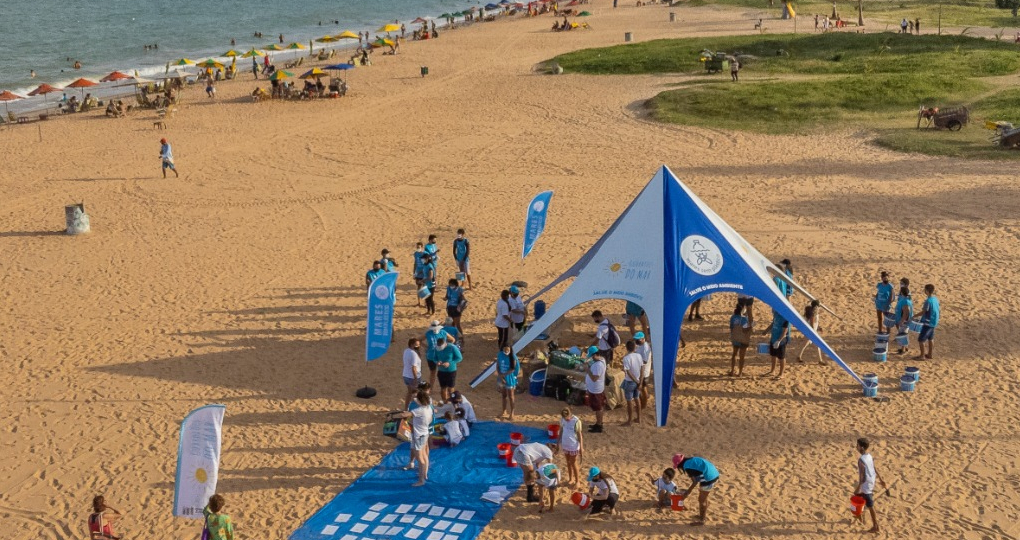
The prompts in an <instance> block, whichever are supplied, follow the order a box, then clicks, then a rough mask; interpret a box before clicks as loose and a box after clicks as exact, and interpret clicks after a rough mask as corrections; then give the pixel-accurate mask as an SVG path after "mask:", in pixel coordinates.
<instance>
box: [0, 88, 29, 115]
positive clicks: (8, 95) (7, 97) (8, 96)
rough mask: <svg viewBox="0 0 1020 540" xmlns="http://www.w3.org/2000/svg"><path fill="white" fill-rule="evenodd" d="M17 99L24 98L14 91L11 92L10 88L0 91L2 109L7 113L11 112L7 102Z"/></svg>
mask: <svg viewBox="0 0 1020 540" xmlns="http://www.w3.org/2000/svg"><path fill="white" fill-rule="evenodd" d="M18 99H25V98H23V97H21V96H19V95H18V94H15V93H14V92H11V91H10V90H4V91H3V92H0V101H3V102H4V109H5V110H6V111H7V114H10V113H11V109H10V107H9V106H8V105H7V102H9V101H15V100H18Z"/></svg>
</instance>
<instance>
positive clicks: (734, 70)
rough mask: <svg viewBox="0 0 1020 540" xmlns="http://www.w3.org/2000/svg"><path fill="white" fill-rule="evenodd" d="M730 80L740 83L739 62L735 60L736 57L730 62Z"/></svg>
mask: <svg viewBox="0 0 1020 540" xmlns="http://www.w3.org/2000/svg"><path fill="white" fill-rule="evenodd" d="M730 78H731V79H733V82H739V81H740V60H737V57H736V56H734V57H733V61H731V62H730Z"/></svg>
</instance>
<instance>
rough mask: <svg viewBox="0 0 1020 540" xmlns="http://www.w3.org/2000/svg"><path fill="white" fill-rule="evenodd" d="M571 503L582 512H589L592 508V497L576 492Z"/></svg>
mask: <svg viewBox="0 0 1020 540" xmlns="http://www.w3.org/2000/svg"><path fill="white" fill-rule="evenodd" d="M570 502H572V503H574V504H576V505H577V507H578V508H580V509H581V510H587V509H588V507H589V506H591V497H589V496H588V495H587V494H586V493H581V492H580V491H575V492H574V494H573V495H571V496H570Z"/></svg>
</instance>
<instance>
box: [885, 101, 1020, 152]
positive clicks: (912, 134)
mask: <svg viewBox="0 0 1020 540" xmlns="http://www.w3.org/2000/svg"><path fill="white" fill-rule="evenodd" d="M969 108H970V111H971V123H970V125H968V126H967V127H965V128H963V129H962V130H960V131H946V130H934V129H921V130H918V129H912V128H897V129H883V130H879V133H878V137H877V138H876V139H875V143H876V144H878V145H879V146H883V147H886V148H889V149H892V150H897V151H900V152H913V153H919V154H928V155H933V156H951V157H967V158H973V159H1012V160H1020V151H1016V150H1004V149H1002V148H999V147H996V146H992V143H991V138H992V135H993V132H992V131H990V130H987V129H984V123H985V121H986V120H990V121H993V122H994V121H997V120H1005V121H1007V122H1012V123H1013V124H1014V125H1020V89H1012V90H1005V91H1003V92H1000V93H997V94H995V95H993V96H990V97H986V98H984V99H981V100H978V101H976V102H974V103H973V104H971V105H970V106H969Z"/></svg>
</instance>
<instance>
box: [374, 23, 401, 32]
mask: <svg viewBox="0 0 1020 540" xmlns="http://www.w3.org/2000/svg"><path fill="white" fill-rule="evenodd" d="M399 31H400V25H399V24H387V25H385V26H383V27H382V28H380V29H378V30H376V32H399Z"/></svg>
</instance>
